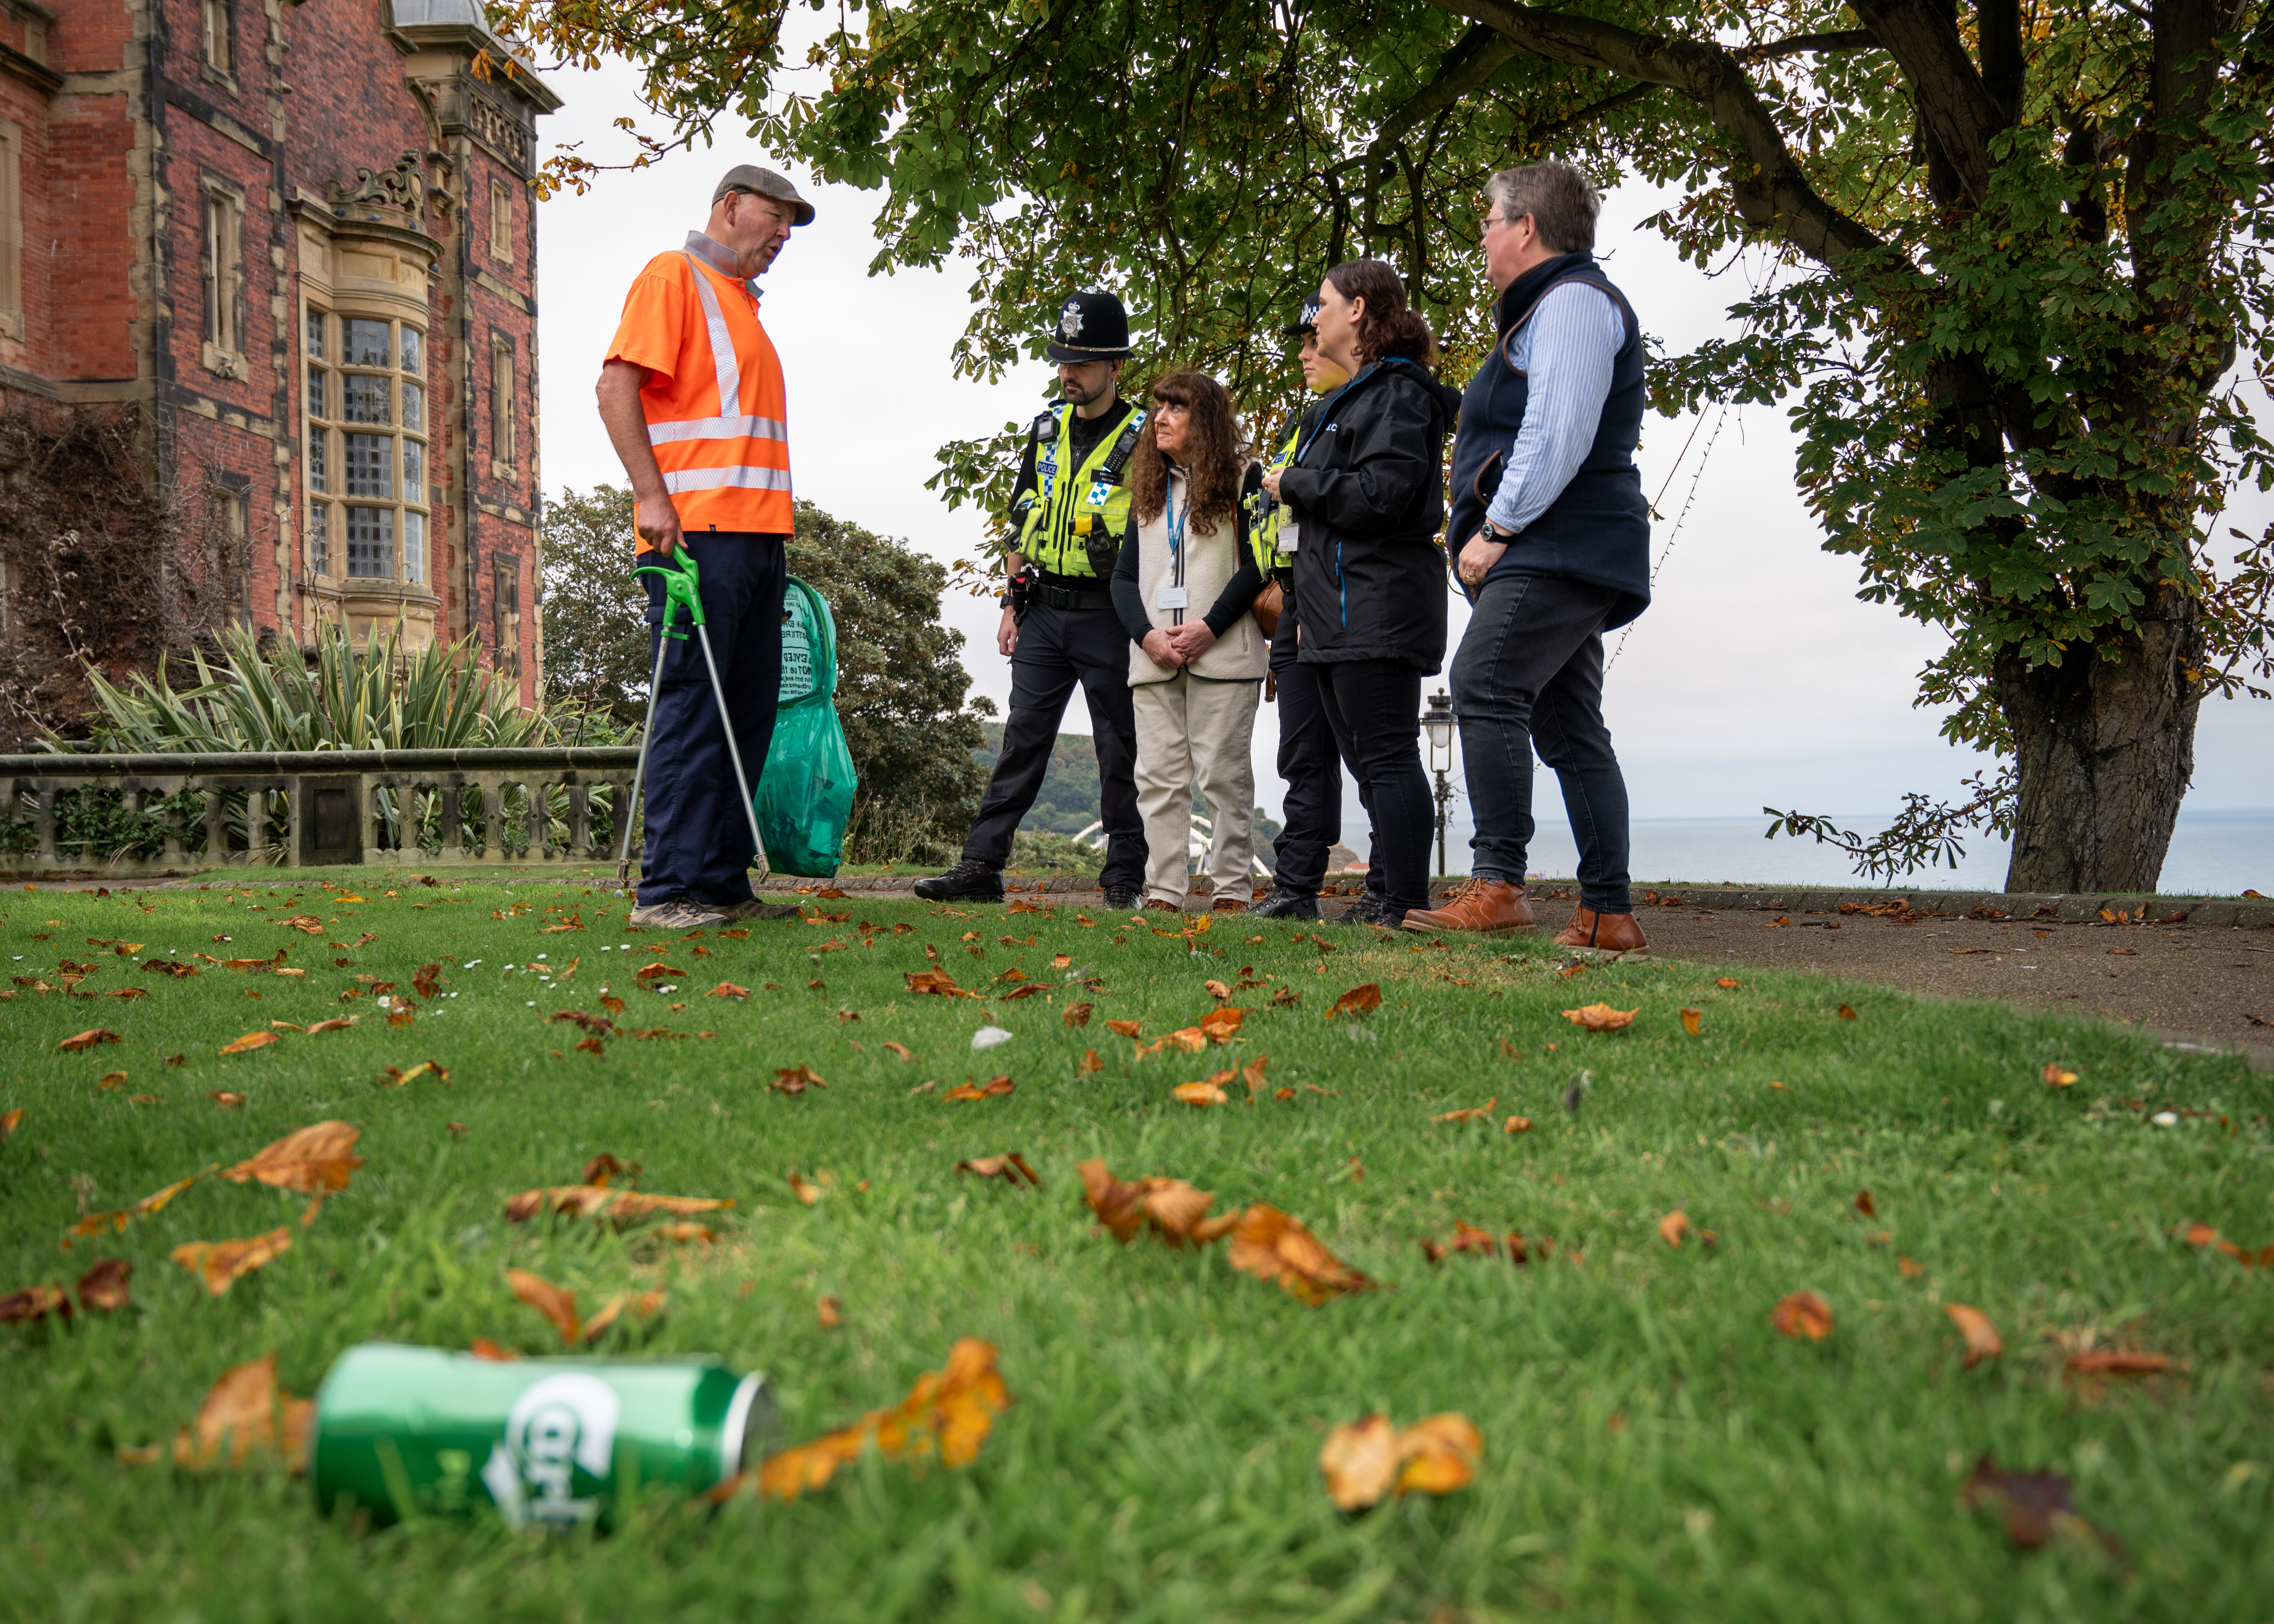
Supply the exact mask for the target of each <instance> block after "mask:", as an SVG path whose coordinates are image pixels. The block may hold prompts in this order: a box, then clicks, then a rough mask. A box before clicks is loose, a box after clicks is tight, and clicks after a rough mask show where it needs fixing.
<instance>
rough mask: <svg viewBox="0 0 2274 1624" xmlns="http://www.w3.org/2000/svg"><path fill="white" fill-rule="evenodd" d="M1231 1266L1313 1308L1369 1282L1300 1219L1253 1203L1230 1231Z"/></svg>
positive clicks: (1370, 1285) (1367, 1286)
mask: <svg viewBox="0 0 2274 1624" xmlns="http://www.w3.org/2000/svg"><path fill="white" fill-rule="evenodd" d="M1231 1266H1232V1267H1234V1268H1236V1269H1239V1270H1242V1271H1244V1272H1245V1273H1246V1274H1253V1275H1254V1276H1256V1277H1257V1278H1258V1279H1259V1280H1269V1281H1274V1282H1277V1283H1278V1285H1279V1286H1280V1288H1281V1289H1284V1290H1285V1291H1288V1292H1290V1293H1291V1294H1292V1295H1294V1296H1295V1297H1300V1298H1301V1299H1302V1300H1303V1301H1304V1302H1306V1303H1308V1304H1311V1305H1312V1306H1313V1307H1314V1308H1315V1307H1317V1306H1318V1305H1319V1304H1321V1303H1324V1302H1326V1301H1328V1300H1329V1298H1332V1297H1340V1296H1341V1295H1342V1294H1343V1293H1344V1292H1345V1291H1367V1290H1371V1289H1374V1282H1373V1281H1371V1280H1369V1279H1367V1277H1366V1276H1365V1275H1364V1274H1360V1273H1359V1271H1358V1270H1356V1269H1354V1268H1352V1267H1350V1266H1349V1265H1348V1264H1346V1263H1344V1261H1343V1260H1342V1259H1339V1258H1337V1257H1336V1256H1335V1254H1334V1253H1333V1252H1329V1251H1328V1250H1327V1248H1326V1246H1325V1245H1324V1244H1322V1243H1321V1241H1320V1239H1319V1237H1317V1236H1315V1235H1314V1234H1312V1233H1311V1232H1310V1230H1308V1229H1306V1228H1304V1227H1303V1224H1302V1222H1301V1221H1300V1220H1299V1219H1297V1218H1294V1217H1291V1216H1290V1215H1289V1214H1286V1213H1283V1212H1281V1211H1280V1210H1279V1209H1278V1208H1277V1207H1271V1206H1268V1205H1266V1204H1265V1203H1263V1202H1261V1201H1259V1202H1257V1203H1256V1204H1255V1205H1254V1206H1253V1207H1249V1208H1248V1209H1247V1210H1246V1212H1244V1213H1242V1214H1240V1215H1239V1223H1238V1224H1237V1225H1236V1226H1235V1227H1234V1228H1233V1229H1232V1232H1231Z"/></svg>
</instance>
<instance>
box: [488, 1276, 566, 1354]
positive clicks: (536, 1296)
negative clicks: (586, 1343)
mask: <svg viewBox="0 0 2274 1624" xmlns="http://www.w3.org/2000/svg"><path fill="white" fill-rule="evenodd" d="M505 1278H506V1283H507V1284H508V1285H509V1286H511V1287H512V1288H513V1294H514V1296H516V1297H519V1298H520V1299H521V1300H522V1301H523V1302H524V1303H526V1304H529V1305H530V1306H531V1308H533V1309H535V1310H536V1311H537V1312H538V1313H540V1314H543V1315H544V1316H545V1317H546V1319H550V1320H551V1321H553V1328H554V1329H555V1330H557V1331H559V1332H560V1333H561V1342H564V1343H569V1344H574V1343H575V1342H576V1340H577V1339H578V1338H579V1337H580V1336H582V1335H583V1334H584V1321H583V1320H582V1319H579V1318H577V1315H576V1293H575V1292H573V1291H564V1290H562V1289H561V1288H560V1287H559V1286H556V1285H554V1284H553V1282H551V1281H549V1280H547V1279H546V1278H545V1277H544V1276H543V1275H542V1274H531V1273H530V1272H529V1271H528V1270H527V1269H518V1268H509V1269H508V1270H506V1272H505Z"/></svg>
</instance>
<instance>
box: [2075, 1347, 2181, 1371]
mask: <svg viewBox="0 0 2274 1624" xmlns="http://www.w3.org/2000/svg"><path fill="white" fill-rule="evenodd" d="M2175 1362H2176V1361H2174V1360H2173V1359H2172V1356H2171V1355H2170V1354H2168V1353H2139V1352H2135V1351H2132V1350H2127V1349H2117V1348H2099V1349H2095V1350H2092V1351H2090V1352H2089V1353H2072V1354H2071V1355H2069V1356H2068V1368H2069V1369H2070V1370H2072V1371H2074V1372H2076V1373H2077V1374H2078V1375H2081V1376H2157V1375H2161V1374H2162V1373H2163V1372H2165V1371H2167V1370H2169V1369H2171V1368H2172V1365H2173V1364H2174V1363H2175Z"/></svg>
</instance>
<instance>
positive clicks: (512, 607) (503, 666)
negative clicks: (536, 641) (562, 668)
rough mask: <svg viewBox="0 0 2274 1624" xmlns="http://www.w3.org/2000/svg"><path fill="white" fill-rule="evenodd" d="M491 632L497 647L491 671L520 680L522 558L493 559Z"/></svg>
mask: <svg viewBox="0 0 2274 1624" xmlns="http://www.w3.org/2000/svg"><path fill="white" fill-rule="evenodd" d="M491 561H492V567H493V580H492V583H491V587H490V616H491V622H492V625H491V631H492V635H493V639H494V642H495V645H496V646H495V647H493V648H492V649H491V650H490V669H491V670H492V671H494V672H496V673H498V674H499V675H500V676H506V677H517V676H519V675H520V674H521V557H520V555H519V554H518V553H493V554H492V555H491Z"/></svg>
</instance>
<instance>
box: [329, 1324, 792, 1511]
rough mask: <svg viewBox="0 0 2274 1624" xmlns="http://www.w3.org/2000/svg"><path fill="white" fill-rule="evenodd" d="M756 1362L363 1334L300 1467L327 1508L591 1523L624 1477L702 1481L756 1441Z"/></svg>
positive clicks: (759, 1438)
mask: <svg viewBox="0 0 2274 1624" xmlns="http://www.w3.org/2000/svg"><path fill="white" fill-rule="evenodd" d="M773 1420H774V1408H773V1401H772V1395H770V1394H769V1393H768V1392H767V1390H766V1385H765V1379H764V1377H762V1376H757V1375H747V1376H738V1375H736V1374H735V1373H734V1372H733V1371H730V1370H729V1369H727V1366H726V1365H722V1364H720V1363H719V1361H718V1360H717V1359H714V1358H711V1357H698V1358H690V1359H655V1360H644V1359H641V1360H633V1359H600V1358H546V1359H509V1360H505V1359H485V1358H478V1357H475V1356H474V1355H472V1354H469V1353H457V1352H454V1351H451V1350H447V1349H441V1348H411V1347H405V1346H403V1345H401V1344H399V1343H393V1342H365V1343H364V1344H362V1345H361V1346H359V1347H355V1348H350V1349H349V1350H347V1351H346V1352H345V1353H343V1354H342V1355H341V1356H340V1357H339V1358H338V1360H337V1361H336V1362H335V1364H334V1365H332V1368H331V1371H330V1372H329V1373H328V1374H327V1375H326V1376H325V1378H324V1382H323V1386H322V1387H320V1388H319V1389H318V1391H317V1394H316V1419H315V1427H314V1436H313V1437H312V1439H311V1440H309V1475H310V1476H311V1477H312V1478H313V1480H314V1483H315V1489H316V1500H317V1504H318V1505H319V1506H320V1507H322V1508H323V1509H324V1510H325V1511H326V1512H327V1513H328V1512H330V1511H331V1510H332V1509H333V1508H334V1507H336V1506H338V1505H340V1504H341V1503H342V1502H343V1501H344V1502H348V1503H350V1504H351V1505H353V1506H354V1507H358V1508H361V1509H365V1510H367V1511H368V1512H369V1514H370V1515H371V1516H372V1517H373V1520H374V1521H376V1522H395V1521H397V1520H398V1519H400V1518H402V1517H404V1516H408V1515H414V1514H416V1515H450V1514H453V1513H468V1512H471V1511H474V1510H475V1509H477V1508H478V1507H479V1506H481V1505H482V1504H483V1503H485V1502H487V1503H488V1504H490V1505H493V1506H495V1507H497V1509H498V1511H499V1513H500V1514H501V1515H503V1516H504V1518H505V1520H506V1521H507V1522H510V1523H512V1524H513V1525H514V1526H516V1527H553V1528H575V1527H579V1526H596V1525H600V1524H603V1523H605V1522H606V1520H607V1519H608V1516H609V1514H610V1512H611V1511H612V1510H613V1509H614V1505H615V1503H616V1501H617V1500H618V1499H620V1498H621V1497H622V1496H624V1495H625V1494H627V1493H629V1492H630V1491H631V1490H632V1489H633V1488H634V1487H635V1486H640V1485H651V1484H667V1485H675V1486H677V1487H679V1488H681V1489H682V1490H684V1491H686V1492H689V1493H697V1492H702V1491H703V1490H705V1489H708V1488H711V1487H712V1485H716V1484H718V1483H720V1482H722V1481H724V1480H725V1479H726V1478H728V1477H733V1476H734V1474H735V1473H736V1472H738V1471H741V1470H743V1469H744V1467H746V1466H753V1465H756V1464H757V1461H758V1460H759V1459H760V1458H761V1457H762V1456H763V1455H764V1452H765V1447H766V1444H767V1441H768V1440H769V1439H770V1437H771V1435H772V1430H773Z"/></svg>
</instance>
